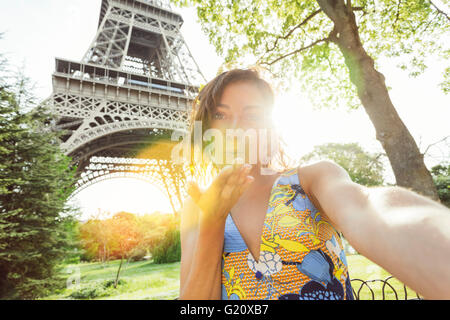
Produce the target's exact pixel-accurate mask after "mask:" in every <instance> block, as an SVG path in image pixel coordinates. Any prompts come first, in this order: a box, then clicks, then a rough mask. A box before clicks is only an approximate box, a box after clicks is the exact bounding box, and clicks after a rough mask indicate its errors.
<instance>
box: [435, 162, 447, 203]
mask: <svg viewBox="0 0 450 320" xmlns="http://www.w3.org/2000/svg"><path fill="white" fill-rule="evenodd" d="M431 175H432V176H433V180H434V183H435V184H436V188H437V190H438V194H439V199H440V200H441V203H442V204H443V205H444V206H447V207H448V208H450V164H449V163H442V164H438V165H436V166H434V167H433V168H431Z"/></svg>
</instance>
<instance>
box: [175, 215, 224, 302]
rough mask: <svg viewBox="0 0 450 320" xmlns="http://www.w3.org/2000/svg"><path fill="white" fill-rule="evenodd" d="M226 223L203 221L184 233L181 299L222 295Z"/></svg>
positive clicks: (211, 297) (210, 297)
mask: <svg viewBox="0 0 450 320" xmlns="http://www.w3.org/2000/svg"><path fill="white" fill-rule="evenodd" d="M224 229H225V223H223V225H214V226H211V225H209V226H205V225H203V224H200V225H198V226H197V228H196V229H194V230H190V231H189V232H188V233H187V234H186V232H185V235H183V236H182V239H183V238H184V242H183V241H182V256H181V266H180V300H186V299H188V300H191V299H199V300H206V299H214V300H216V299H220V298H221V290H220V283H221V279H220V277H221V273H220V266H221V259H222V250H223V240H224V239H223V233H224Z"/></svg>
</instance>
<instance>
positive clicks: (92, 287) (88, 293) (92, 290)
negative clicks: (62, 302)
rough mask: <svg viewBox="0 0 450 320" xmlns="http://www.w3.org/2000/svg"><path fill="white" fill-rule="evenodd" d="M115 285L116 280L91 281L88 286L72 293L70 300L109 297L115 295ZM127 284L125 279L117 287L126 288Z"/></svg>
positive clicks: (69, 296)
mask: <svg viewBox="0 0 450 320" xmlns="http://www.w3.org/2000/svg"><path fill="white" fill-rule="evenodd" d="M114 283H115V281H114V280H104V281H90V282H89V283H88V284H87V285H83V286H80V287H79V288H78V289H76V290H74V291H72V293H70V294H69V295H68V298H72V299H78V300H81V299H95V298H100V297H107V296H110V295H112V294H114V292H115V291H114V290H115V288H114ZM126 284H127V283H126V281H125V280H123V279H120V280H119V281H118V282H117V286H125V285H126Z"/></svg>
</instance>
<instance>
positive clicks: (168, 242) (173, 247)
mask: <svg viewBox="0 0 450 320" xmlns="http://www.w3.org/2000/svg"><path fill="white" fill-rule="evenodd" d="M151 254H152V257H153V262H154V263H170V262H177V261H180V260H181V241H180V230H178V229H177V228H170V229H168V230H167V231H166V232H165V233H164V236H163V237H162V239H161V241H160V242H159V243H158V244H156V245H155V246H153V248H152V249H151Z"/></svg>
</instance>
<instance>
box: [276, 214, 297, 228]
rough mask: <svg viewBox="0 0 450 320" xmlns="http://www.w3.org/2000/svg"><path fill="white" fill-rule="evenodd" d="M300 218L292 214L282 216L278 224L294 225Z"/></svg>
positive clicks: (282, 225) (284, 225)
mask: <svg viewBox="0 0 450 320" xmlns="http://www.w3.org/2000/svg"><path fill="white" fill-rule="evenodd" d="M300 223H301V221H300V219H298V218H296V217H293V216H284V217H282V218H281V219H280V220H279V221H278V225H279V226H281V227H288V228H289V227H295V226H297V225H298V224H300Z"/></svg>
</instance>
